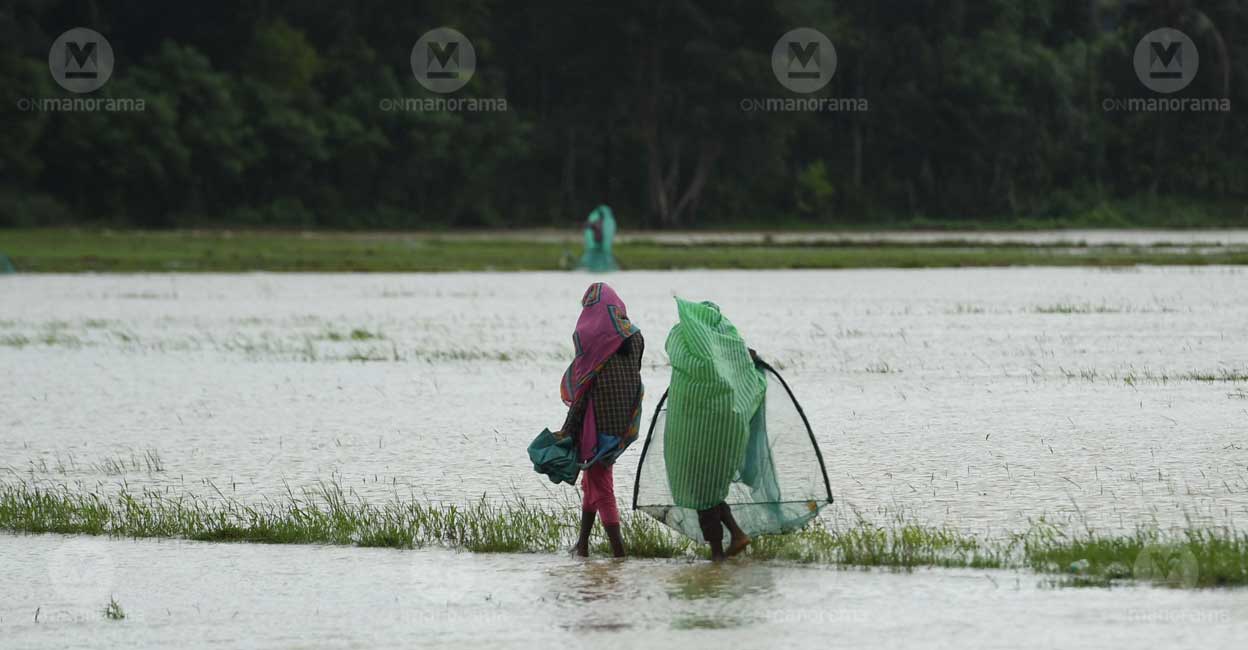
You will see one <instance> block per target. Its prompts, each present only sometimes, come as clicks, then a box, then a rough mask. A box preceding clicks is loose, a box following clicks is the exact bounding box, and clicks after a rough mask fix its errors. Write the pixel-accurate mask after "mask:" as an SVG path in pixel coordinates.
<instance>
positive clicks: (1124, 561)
mask: <svg viewBox="0 0 1248 650" xmlns="http://www.w3.org/2000/svg"><path fill="white" fill-rule="evenodd" d="M579 518H580V512H579V510H578V509H577V508H575V507H571V506H569V507H560V506H539V505H534V504H532V503H529V502H527V501H525V500H523V499H515V500H512V501H508V502H505V503H490V502H487V501H485V500H482V501H480V502H477V503H475V504H472V505H468V506H460V505H453V504H437V503H427V502H421V501H402V500H399V499H397V498H396V499H395V500H393V501H390V502H388V503H385V504H383V505H373V504H369V503H366V502H364V501H363V500H362V499H360V498H359V497H358V496H356V495H354V493H350V494H349V493H347V492H344V491H343V489H342V487H341V486H339V485H338V484H336V483H332V482H331V483H322V484H320V485H319V486H318V487H317V488H315V489H309V490H304V491H303V492H302V493H301V494H299V495H296V494H295V493H293V492H288V496H287V497H286V498H285V499H282V500H278V501H265V502H263V503H260V504H254V505H253V504H245V503H242V502H239V501H237V500H234V499H230V498H226V497H225V496H224V495H221V498H220V499H214V500H208V499H202V498H198V497H190V496H178V497H173V496H169V495H167V494H164V493H160V492H157V491H153V490H147V491H144V492H142V493H137V494H136V493H132V492H129V491H128V490H124V489H123V491H121V492H118V493H115V494H100V493H93V492H87V493H82V492H75V491H73V490H71V489H69V488H68V487H66V486H63V485H62V486H54V487H41V486H38V485H34V484H31V483H25V482H22V483H3V484H0V530H6V531H11V532H25V533H68V534H86V535H114V536H118V537H134V538H143V537H170V538H184V539H193V540H200V541H210V542H252V543H261V544H339V545H353V546H362V547H387V548H418V547H422V546H443V547H448V548H458V549H464V550H468V551H473V552H478V553H559V552H565V551H566V550H567V549H568V548H569V547H570V546H571V544H572V542H573V541H574V539H575V537H576V534H577V530H578V526H579ZM622 527H623V531H622V532H623V534H624V540H625V546H626V547H627V549H628V553H629V555H630V556H633V557H645V558H682V557H688V558H692V557H698V556H703V557H704V556H705V548H703V547H701V546H700V545H695V544H694V543H692V542H691V541H690V540H688V539H686V538H684V537H680V536H678V535H676V534H675V533H673V532H671V531H669V530H668V529H666V528H664V527H663V526H661V525H660V524H658V523H657V522H655V521H654V520H652V519H650V518H648V517H646V516H645V515H642V514H640V513H626V514H625V516H624V517H623V521H622ZM606 550H607V549H606V543H605V540H603V539H602V536H601V533H600V532H597V531H596V533H595V543H594V551H595V553H597V554H605V553H606ZM745 555H746V557H749V558H753V559H755V560H776V561H786V562H797V563H807V564H831V565H840V566H857V567H889V568H898V569H911V568H917V567H966V568H977V569H988V568H1006V569H1010V568H1014V569H1017V568H1030V569H1033V570H1035V571H1037V572H1040V573H1044V574H1052V575H1054V576H1056V579H1055V580H1054V583H1055V584H1059V585H1096V586H1099V585H1109V584H1112V583H1114V582H1115V581H1119V580H1125V579H1136V580H1144V581H1151V582H1156V583H1159V584H1164V585H1168V586H1174V587H1214V586H1229V585H1244V584H1248V534H1244V533H1239V532H1235V531H1233V530H1228V529H1188V530H1185V531H1182V532H1180V533H1175V534H1170V535H1165V534H1162V533H1160V532H1158V531H1149V530H1140V531H1137V532H1136V533H1135V534H1134V535H1121V536H1097V535H1094V534H1091V533H1088V534H1084V535H1082V536H1078V535H1069V534H1066V533H1064V532H1062V531H1061V530H1059V529H1058V528H1056V527H1054V526H1050V525H1047V524H1045V523H1043V522H1041V523H1039V524H1037V525H1035V526H1033V527H1032V529H1031V530H1029V531H1028V532H1026V533H1023V534H1020V535H1014V536H1011V537H1010V538H1008V539H1004V540H990V539H982V538H979V537H976V536H973V535H966V534H964V533H961V532H959V531H957V530H954V529H950V528H941V527H933V526H926V525H920V524H915V523H908V522H904V521H901V520H897V521H894V522H891V523H889V524H887V525H877V524H874V523H872V522H869V521H866V520H865V519H859V520H858V521H857V522H855V523H852V524H848V525H846V526H844V527H842V528H827V527H824V526H823V525H820V524H814V525H811V526H808V527H807V528H805V529H803V530H800V531H797V532H795V533H791V534H788V535H779V536H768V537H760V538H758V539H755V540H754V541H753V543H752V544H751V545H750V547H749V549H748V550H747V551H746V553H745Z"/></svg>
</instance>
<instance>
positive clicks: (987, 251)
mask: <svg viewBox="0 0 1248 650" xmlns="http://www.w3.org/2000/svg"><path fill="white" fill-rule="evenodd" d="M616 253H617V257H618V258H619V261H620V264H621V265H622V266H623V267H624V268H626V269H685V268H709V269H728V268H736V269H770V268H811V269H814V268H828V269H840V268H942V267H984V266H1012V265H1025V266H1126V265H1134V264H1156V265H1166V264H1184V265H1186V264H1248V249H1246V248H1244V247H1236V246H1215V247H1212V248H1210V249H1206V250H1202V251H1195V250H1190V249H1188V248H1185V247H1179V246H1152V245H1147V246H1119V245H1113V246H1083V245H1078V246H1071V245H1069V244H1041V245H1020V244H1017V243H1012V244H984V243H974V244H972V243H967V242H960V241H957V240H956V239H949V240H945V241H935V242H923V243H910V242H904V243H903V242H889V241H863V242H853V243H850V242H845V241H831V242H823V243H776V242H765V241H764V242H759V243H742V244H733V243H701V244H682V243H664V242H656V241H646V240H638V241H633V242H625V243H621V244H619V246H618V248H617V251H616ZM0 254H5V255H7V256H8V257H9V258H10V259H11V260H12V263H13V265H14V266H15V267H16V269H17V270H18V271H19V272H34V273H52V272H57V273H61V272H65V273H72V272H81V271H103V272H140V271H144V272H161V271H220V272H237V271H481V270H499V271H515V270H560V269H567V268H570V267H571V266H572V265H573V264H574V263H575V261H576V258H577V256H579V254H580V245H579V244H578V243H575V242H568V241H558V240H552V239H550V238H536V239H526V238H523V237H497V238H490V237H488V236H486V237H482V236H476V235H469V234H445V235H430V234H413V233H390V234H386V233H332V232H314V233H301V232H270V231H202V232H201V231H168V232H153V231H95V230H76V229H16V230H0Z"/></svg>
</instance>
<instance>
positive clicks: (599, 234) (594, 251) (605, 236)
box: [576, 205, 620, 271]
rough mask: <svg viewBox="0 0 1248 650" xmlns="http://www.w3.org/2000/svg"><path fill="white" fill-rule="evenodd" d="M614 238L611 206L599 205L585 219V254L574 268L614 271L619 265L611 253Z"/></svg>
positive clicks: (613, 219) (613, 217) (613, 220)
mask: <svg viewBox="0 0 1248 650" xmlns="http://www.w3.org/2000/svg"><path fill="white" fill-rule="evenodd" d="M614 239H615V215H614V214H612V213H611V208H610V207H608V206H606V205H600V206H598V207H596V208H594V211H593V212H590V213H589V218H588V219H586V220H585V254H584V255H581V261H580V263H579V264H577V266H576V268H578V269H585V270H588V271H614V270H616V269H618V268H620V266H619V265H618V264H616V263H615V256H614V255H613V254H612V253H611V242H612V240H614Z"/></svg>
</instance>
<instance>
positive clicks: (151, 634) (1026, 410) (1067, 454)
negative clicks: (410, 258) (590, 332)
mask: <svg viewBox="0 0 1248 650" xmlns="http://www.w3.org/2000/svg"><path fill="white" fill-rule="evenodd" d="M591 279H592V278H591V277H590V276H587V275H578V274H568V273H508V274H490V273H464V274H458V273H452V274H399V275H383V274H377V275H351V274H327V275H311V274H306V275H304V274H301V275H281V274H240V275H210V274H204V275H179V274H172V275H104V276H92V275H76V276H53V275H48V276H21V275H19V276H12V277H7V278H3V279H0V383H2V384H3V385H4V387H5V389H4V391H3V398H0V481H16V480H26V481H34V482H38V483H44V484H68V485H71V486H75V485H81V486H82V488H83V489H91V490H109V489H114V488H115V487H116V486H117V485H120V484H121V483H122V482H123V481H124V482H125V483H126V484H128V485H129V486H130V488H131V489H137V488H139V487H144V486H157V487H160V488H162V489H165V490H168V491H170V492H174V493H181V492H189V493H195V494H198V495H201V496H204V497H211V496H212V495H214V494H216V491H217V490H220V491H221V492H223V493H225V494H226V495H228V496H232V497H235V498H238V499H240V500H243V501H253V500H257V501H258V500H260V499H262V498H266V497H269V498H278V497H281V496H283V495H284V494H286V491H287V489H288V487H289V488H291V489H295V490H298V489H299V488H301V487H308V486H314V485H315V484H316V483H317V482H319V481H322V480H329V479H335V480H338V481H340V482H341V483H342V484H343V485H344V486H345V487H347V488H350V489H353V490H354V491H355V492H356V493H358V494H359V495H361V496H362V497H363V498H366V499H368V500H370V501H381V500H386V499H391V498H394V497H395V496H398V497H399V498H404V499H406V498H424V499H431V500H438V501H449V502H469V501H475V500H477V499H480V498H483V497H484V498H486V499H490V500H500V501H501V500H505V499H509V498H514V497H516V496H524V497H526V498H528V499H530V500H551V501H557V502H572V501H574V500H575V498H576V495H575V492H574V491H573V490H572V489H571V488H568V487H566V486H560V487H554V486H552V485H551V484H550V483H549V482H547V481H545V479H543V478H541V477H539V476H538V475H536V474H534V473H533V472H532V470H531V467H530V465H529V463H528V460H527V456H526V455H525V452H524V450H525V446H526V445H527V443H528V442H529V440H531V439H532V437H533V436H534V435H535V434H536V433H537V432H538V431H539V430H541V428H542V427H544V426H550V427H552V428H554V427H557V426H558V425H560V424H561V423H562V416H563V407H562V405H561V403H560V402H559V398H558V387H557V385H558V380H559V377H560V375H561V373H562V371H563V369H564V367H565V366H566V364H567V362H568V361H569V360H570V356H571V341H570V335H571V329H572V326H573V324H574V322H575V319H576V315H577V313H578V310H579V305H578V301H579V299H580V296H581V293H582V292H583V290H584V287H585V285H586V284H587V283H588V282H589V281H591ZM608 279H609V281H610V282H611V283H612V284H613V286H615V287H616V288H617V290H618V291H619V292H620V293H621V295H622V296H623V297H624V298H625V300H626V301H627V302H628V304H629V313H630V315H631V316H632V318H633V320H634V322H635V323H636V324H637V325H639V326H640V328H641V329H642V331H643V333H644V334H645V335H646V338H647V354H646V363H647V365H646V367H645V369H644V379H645V381H646V385H647V388H648V391H647V411H646V417H647V421H648V418H649V415H650V409H651V408H653V405H654V404H655V403H656V402H657V400H658V397H659V395H661V393H662V391H663V389H664V388H665V387H666V385H667V383H668V375H669V373H670V369H669V368H668V367H667V366H666V357H665V355H664V353H663V340H664V337H665V335H666V332H667V330H668V329H669V328H670V327H671V325H672V324H673V322H674V320H675V308H674V302H673V301H672V296H673V295H680V296H682V297H686V298H690V299H710V300H714V301H716V302H718V303H719V304H720V305H721V307H722V308H723V311H724V313H725V314H726V315H727V316H728V317H729V318H731V319H732V320H733V321H734V322H735V323H736V324H737V325H738V327H739V329H740V330H741V332H742V333H743V335H744V336H745V337H746V339H747V341H749V343H750V344H751V345H752V346H753V347H755V348H756V349H757V350H758V351H759V353H760V354H761V355H762V356H763V357H764V358H766V359H768V360H770V361H772V363H773V364H774V365H776V366H777V367H778V368H779V369H780V370H781V372H782V374H783V375H784V376H785V378H786V379H787V380H788V382H789V384H790V385H791V386H792V388H793V390H794V392H795V394H796V396H797V398H798V400H799V401H800V402H801V404H802V406H803V407H804V409H805V411H806V413H807V415H808V416H809V417H810V420H811V423H812V425H813V427H814V429H815V432H816V436H817V438H818V440H819V442H820V445H821V447H822V449H823V453H824V457H825V459H826V461H827V464H828V474H829V479H830V482H831V486H832V491H833V493H834V495H835V497H836V499H837V504H836V505H835V506H833V507H832V508H829V510H828V511H826V512H825V516H826V517H828V518H830V519H847V518H851V517H855V516H858V515H859V514H861V515H862V516H865V517H867V518H869V519H872V520H876V521H881V522H887V521H888V520H890V519H893V518H896V517H902V518H905V519H907V520H914V521H920V522H924V523H930V524H938V525H950V526H955V527H958V528H960V529H963V530H965V531H967V532H970V533H974V534H979V535H988V536H995V535H1005V534H1008V533H1010V532H1014V531H1021V530H1025V529H1026V528H1027V527H1028V526H1029V525H1030V523H1031V522H1033V521H1035V520H1037V519H1040V518H1045V519H1046V520H1047V521H1050V522H1057V523H1059V524H1062V525H1071V526H1077V527H1079V528H1081V529H1082V528H1083V527H1091V528H1094V529H1096V530H1099V531H1108V532H1114V531H1118V532H1130V531H1131V530H1134V529H1135V527H1137V526H1141V525H1158V526H1161V527H1163V528H1170V527H1174V526H1186V525H1188V524H1189V522H1192V523H1194V524H1201V525H1236V526H1239V527H1240V528H1241V529H1242V527H1243V524H1244V522H1245V521H1248V449H1245V447H1248V441H1246V440H1245V439H1244V437H1243V432H1244V430H1245V427H1246V425H1248V381H1245V379H1244V377H1245V375H1248V346H1246V345H1245V340H1246V339H1248V275H1245V273H1244V271H1243V270H1242V269H1239V268H1228V267H1201V268H1175V267H1168V268H1148V267H1141V268H1132V269H1115V270H1098V269H1042V268H1011V269H973V270H972V269H968V270H862V271H772V272H734V271H719V272H707V271H686V272H668V273H661V272H636V273H633V272H629V273H619V274H615V275H612V276H610V277H609V278H608ZM153 454H154V455H155V456H157V457H158V458H159V466H160V468H161V469H162V470H163V471H151V470H152V467H151V465H150V458H151V456H152V455H153ZM636 458H637V454H636V453H632V452H630V453H629V454H626V455H625V456H624V457H623V458H622V459H621V461H620V463H619V464H618V465H617V469H616V486H617V493H618V494H619V495H620V497H621V500H622V505H626V504H627V501H626V499H627V495H631V493H632V485H633V478H632V476H633V472H634V471H635V468H636ZM88 542H89V545H88V546H86V547H84V546H82V545H83V544H88ZM0 547H2V548H3V551H2V552H0V584H2V585H4V588H3V590H0V628H3V630H4V635H3V636H4V637H5V638H9V636H10V634H12V635H13V637H12V638H15V639H19V640H20V642H19V643H18V644H17V645H18V646H20V647H54V646H55V647H62V646H65V645H67V644H73V643H77V642H81V643H84V644H86V643H97V644H98V643H99V641H102V640H109V639H111V640H113V641H115V643H114V644H115V645H126V646H135V647H142V646H153V647H155V646H162V645H164V646H167V645H169V644H170V643H171V641H170V640H171V639H179V638H184V637H185V638H202V639H213V640H221V641H222V642H225V643H227V644H228V645H237V644H238V643H239V642H241V640H243V639H247V640H252V639H255V644H256V645H258V646H265V647H299V646H308V645H337V646H369V647H372V646H375V645H382V644H385V645H389V644H392V643H398V642H402V641H404V640H407V641H415V640H424V639H431V640H434V641H447V642H450V641H457V640H460V639H464V638H466V637H467V636H468V635H471V634H473V633H474V632H480V633H482V634H483V636H481V637H477V636H472V637H471V638H472V639H474V640H477V641H481V640H483V639H495V640H498V641H503V642H506V641H508V640H511V641H513V642H515V643H521V642H524V643H526V645H528V643H527V642H528V640H530V639H533V638H535V635H537V636H536V638H541V639H550V640H551V641H554V642H558V641H560V640H576V639H579V638H594V639H597V640H600V641H602V642H604V643H608V642H610V643H618V644H621V645H643V644H646V643H647V642H648V641H649V640H653V638H654V636H655V635H656V634H666V633H668V632H671V631H673V630H677V631H682V630H690V629H697V630H699V633H698V634H696V635H692V636H694V638H695V639H696V641H694V643H695V644H697V645H710V644H712V643H715V644H717V645H719V644H722V643H729V642H732V640H733V638H734V636H741V637H742V638H744V639H753V643H749V642H747V643H746V645H747V646H748V645H760V644H762V643H768V644H770V643H771V642H773V641H774V640H776V639H780V638H785V639H789V638H791V639H792V640H793V641H794V642H801V643H800V644H801V645H815V644H816V643H817V644H819V645H827V644H828V643H835V644H837V645H840V644H841V643H843V644H844V645H847V646H848V645H859V644H861V643H869V644H870V645H889V644H895V645H899V646H906V647H913V646H933V647H939V646H948V645H962V644H963V643H965V642H966V640H967V639H969V640H971V644H974V640H975V639H981V640H982V641H983V642H986V643H991V642H999V641H1001V640H1003V639H1009V643H1010V644H1016V645H1020V646H1026V645H1033V646H1037V647H1039V646H1046V647H1047V646H1053V645H1057V644H1059V643H1061V644H1063V645H1073V646H1079V645H1083V646H1087V647H1097V646H1103V645H1105V644H1106V643H1105V641H1106V639H1107V638H1110V637H1105V636H1100V635H1101V634H1102V632H1100V631H1098V630H1099V629H1100V628H1101V627H1106V629H1107V630H1113V634H1114V636H1113V637H1112V639H1113V640H1114V641H1117V640H1118V639H1120V638H1121V639H1124V641H1123V643H1126V642H1127V640H1129V639H1135V640H1137V641H1138V644H1139V646H1140V647H1165V646H1172V647H1173V646H1183V645H1187V646H1190V645H1194V641H1193V640H1194V639H1199V640H1200V642H1201V643H1202V644H1204V645H1210V646H1217V645H1223V646H1225V645H1228V644H1229V641H1230V639H1232V638H1233V636H1234V635H1232V632H1238V638H1240V639H1242V638H1243V637H1244V633H1245V631H1246V630H1245V628H1244V625H1245V623H1246V622H1248V617H1246V616H1245V611H1244V607H1245V605H1246V604H1248V593H1245V592H1243V591H1231V590H1226V591H1213V592H1183V591H1168V590H1156V589H1152V588H1150V587H1131V588H1125V589H1114V590H1112V591H1106V590H1071V589H1048V588H1043V586H1042V585H1041V584H1040V583H1041V582H1042V580H1043V579H1042V578H1040V577H1037V576H1035V575H1032V574H1026V573H1024V574H1015V573H1013V572H989V573H987V574H985V573H984V572H970V571H922V572H917V573H914V574H892V573H887V572H859V571H840V570H834V569H827V568H799V567H787V566H782V565H771V564H765V563H756V564H749V563H740V564H738V565H734V566H731V567H724V568H720V569H712V568H707V567H701V566H694V565H689V564H687V563H684V562H658V561H655V562H651V561H629V562H627V563H625V564H624V565H618V564H616V563H613V562H590V563H583V562H577V561H574V560H571V559H568V558H564V557H555V556H477V555H472V554H467V553H462V554H461V553H451V552H442V551H408V552H399V551H373V550H363V549H353V548H317V547H297V548H296V547H279V548H271V547H254V546H242V545H211V544H194V543H187V542H174V541H164V542H132V541H110V540H85V541H84V540H81V539H77V538H60V537H55V536H33V537H32V536H7V535H0ZM65 549H69V550H65ZM84 549H86V550H84ZM58 558H59V559H58ZM66 558H69V559H66ZM92 558H95V559H96V560H98V561H95V564H101V563H102V564H103V565H104V566H105V567H107V568H106V569H100V570H99V571H95V570H94V569H92V568H91V567H92V566H93V564H92V563H93V560H92ZM99 558H104V559H102V560H100V559H99ZM67 567H68V568H67ZM84 567H86V568H84ZM92 571H95V573H92ZM58 572H60V573H61V574H70V577H68V578H66V577H64V576H63V575H62V576H61V577H59V578H58V577H56V576H57V575H58ZM100 572H102V573H103V575H104V576H105V577H104V578H100V577H99V576H98V575H96V574H97V573H100ZM84 573H85V574H87V575H86V577H85V578H84V577H83V575H82V574H84ZM50 576H51V577H50ZM79 579H81V580H79ZM75 580H79V581H85V582H87V583H89V584H91V585H96V586H97V587H99V585H106V586H104V587H99V588H98V589H96V591H99V592H100V593H103V592H105V591H107V592H109V593H114V594H116V595H117V596H118V600H119V602H120V603H121V604H122V606H123V607H125V608H126V611H127V613H128V614H129V617H128V618H127V619H126V620H125V621H121V622H112V621H104V619H103V617H102V616H101V615H99V613H98V610H99V609H100V608H102V606H103V603H100V602H99V601H100V594H99V593H94V592H93V593H92V594H90V595H89V597H85V598H79V599H77V600H75V598H70V597H67V596H66V595H65V594H64V593H62V592H64V591H65V590H66V589H65V588H63V587H57V585H58V584H61V583H66V582H68V583H74V581H75ZM58 589H59V590H58ZM70 591H73V590H72V589H71V590H70ZM79 591H81V590H79ZM75 595H77V596H81V595H82V594H81V593H78V592H75ZM104 600H105V602H106V601H107V598H105V599H104ZM40 607H42V614H41V616H40V621H41V622H40V623H39V624H38V625H36V624H35V623H34V620H33V616H34V611H35V609H36V608H40ZM439 608H440V609H439ZM793 612H796V613H793ZM1176 612H1177V613H1176ZM1211 612H1212V613H1211ZM1209 616H1212V617H1213V618H1212V619H1209V618H1207V617H1209ZM786 617H787V618H786ZM793 617H797V618H796V619H794V618H793ZM802 617H805V618H804V619H803V618H802ZM1202 617H1204V618H1202ZM1197 619H1198V620H1197ZM106 623H109V624H112V623H116V624H115V625H113V626H111V627H110V626H108V625H106ZM1107 623H1110V624H1112V625H1109V626H1106V624H1107ZM701 628H713V629H712V630H711V631H705V630H701ZM681 633H682V634H684V633H686V632H681ZM1104 634H1109V632H1104ZM97 640H98V641H97ZM231 640H233V642H232V643H231ZM1098 640H1099V641H1101V643H1097V641H1098ZM383 642H384V643H383ZM3 645H6V646H7V644H3Z"/></svg>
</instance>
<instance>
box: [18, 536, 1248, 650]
mask: <svg viewBox="0 0 1248 650" xmlns="http://www.w3.org/2000/svg"><path fill="white" fill-rule="evenodd" d="M0 583H2V584H4V590H3V592H0V594H2V595H0V633H2V634H3V639H4V644H3V645H4V646H5V647H13V648H18V647H20V648H52V647H56V648H96V647H125V648H169V647H190V646H195V647H201V646H209V645H213V646H219V647H244V646H245V647H255V648H300V647H318V648H376V647H413V646H437V647H448V646H452V645H453V646H454V647H464V648H492V647H560V646H564V647H570V646H571V645H572V644H583V643H590V644H592V647H635V648H650V647H655V646H656V644H662V645H664V646H668V647H671V646H674V645H676V644H679V645H680V647H686V648H713V647H725V646H727V645H735V646H737V647H747V648H757V647H794V648H827V647H846V648H858V647H898V648H941V647H1000V646H1002V645H1003V644H1004V645H1006V646H1009V647H1017V648H1055V647H1061V648H1105V647H1131V648H1141V649H1142V648H1181V647H1196V646H1200V647H1206V648H1232V647H1239V644H1240V643H1242V640H1243V638H1244V636H1245V634H1248V592H1244V591H1242V590H1237V591H1232V590H1213V591H1198V592H1192V591H1183V590H1166V589H1156V588H1152V587H1126V588H1119V589H1114V590H1104V589H1052V588H1048V587H1045V586H1044V585H1042V584H1038V583H1037V578H1036V577H1035V576H1032V575H1029V574H1016V573H1012V572H1003V571H994V572H991V573H984V572H975V571H949V570H941V571H936V570H931V571H917V572H914V573H909V574H906V573H890V572H878V571H877V572H867V571H857V570H849V571H845V570H836V569H826V568H803V567H792V566H783V565H777V564H770V563H750V562H734V563H730V564H729V565H727V566H712V565H710V564H707V563H697V564H694V563H689V562H674V561H648V560H628V561H625V562H616V561H613V560H591V561H578V560H574V559H571V558H566V557H559V556H542V555H532V556H531V555H473V554H468V553H455V552H448V551H393V550H377V549H356V548H343V547H317V546H289V547H287V546H259V545H232V544H203V543H196V542H181V541H138V542H135V541H122V540H115V541H106V540H96V539H91V538H63V537H60V536H55V535H40V536H10V535H4V534H0ZM110 599H115V600H116V601H117V603H118V604H119V605H120V606H121V608H122V611H123V612H124V613H125V615H126V618H125V619H123V620H109V619H106V618H105V617H104V616H103V614H102V613H101V610H102V609H103V608H104V606H105V605H106V604H107V603H108V602H109V600H110ZM36 609H38V617H39V618H38V621H37V622H36V620H35V615H36ZM188 644H189V646H188Z"/></svg>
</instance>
